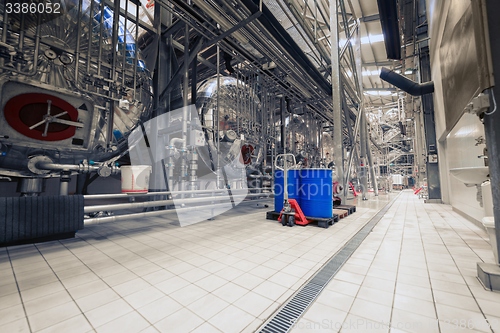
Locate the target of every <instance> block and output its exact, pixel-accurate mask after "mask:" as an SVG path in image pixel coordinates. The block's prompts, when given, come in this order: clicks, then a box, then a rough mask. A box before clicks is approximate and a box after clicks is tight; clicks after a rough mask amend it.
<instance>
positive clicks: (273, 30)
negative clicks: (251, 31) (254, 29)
mask: <svg viewBox="0 0 500 333" xmlns="http://www.w3.org/2000/svg"><path fill="white" fill-rule="evenodd" d="M242 3H243V4H244V5H245V6H246V7H247V8H248V9H249V10H250V12H252V13H255V12H257V11H258V10H259V3H257V4H256V3H255V1H253V0H242ZM261 5H262V15H261V16H259V17H258V18H257V20H258V21H259V22H260V23H261V24H262V25H263V26H264V27H265V28H266V29H267V31H269V33H270V34H271V35H272V36H273V38H274V39H275V40H276V41H277V42H278V44H279V45H281V46H282V47H283V48H284V49H285V50H287V51H288V52H289V53H290V55H291V56H292V58H293V59H295V61H297V62H298V64H299V65H300V67H301V68H303V69H304V70H305V71H306V72H307V73H308V74H309V75H310V76H311V78H312V79H313V80H314V81H315V82H316V84H318V86H319V87H320V88H321V90H323V92H325V93H326V94H328V95H331V92H332V88H331V85H330V83H329V82H328V81H327V80H326V79H325V78H324V77H323V75H321V73H320V72H319V71H318V69H317V68H316V67H315V66H314V65H313V64H312V62H311V60H309V58H308V57H307V56H306V55H305V54H304V52H303V51H302V50H301V49H300V47H299V46H298V45H297V43H296V42H295V41H294V40H293V39H292V38H291V37H290V35H289V34H288V33H287V31H286V30H285V29H284V28H283V26H282V25H281V24H280V23H279V22H278V20H276V18H275V17H274V16H273V14H272V13H271V11H270V10H269V9H268V8H267V6H265V5H264V4H261Z"/></svg>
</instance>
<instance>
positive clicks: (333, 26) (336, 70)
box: [330, 0, 346, 202]
mask: <svg viewBox="0 0 500 333" xmlns="http://www.w3.org/2000/svg"><path fill="white" fill-rule="evenodd" d="M337 7H338V4H337V0H330V45H331V47H332V50H331V64H332V103H333V142H334V146H333V147H334V149H333V151H334V161H335V170H336V173H337V179H338V181H339V183H341V184H342V186H343V188H344V189H345V188H346V182H345V180H344V156H343V155H344V146H343V138H342V132H343V129H342V99H341V96H340V87H341V83H340V57H339V17H338V14H337ZM345 193H346V192H345V191H343V192H342V193H341V199H342V202H345V198H346V195H345Z"/></svg>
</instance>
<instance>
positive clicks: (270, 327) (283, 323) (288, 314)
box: [260, 197, 397, 333]
mask: <svg viewBox="0 0 500 333" xmlns="http://www.w3.org/2000/svg"><path fill="white" fill-rule="evenodd" d="M396 199H397V197H396V198H394V199H392V201H391V202H389V203H388V204H387V205H386V206H385V207H384V208H382V209H381V210H380V211H379V212H378V213H377V214H376V215H375V216H374V217H372V218H371V220H370V221H369V222H368V223H367V224H365V226H364V227H363V228H361V230H359V231H358V232H357V233H356V235H354V236H353V237H352V238H351V239H350V240H349V241H348V242H347V243H346V244H345V245H344V247H342V249H340V251H339V252H337V253H336V254H334V255H333V257H332V258H330V260H329V261H328V262H327V263H326V264H325V265H324V266H323V268H321V269H320V270H319V271H318V272H317V273H316V274H315V275H314V277H313V278H312V279H311V280H310V281H309V282H307V283H306V284H305V285H304V286H303V287H302V288H301V289H300V290H299V291H298V292H297V293H296V294H295V295H294V296H293V297H292V298H291V299H290V300H289V301H288V302H287V303H286V304H285V305H284V306H283V307H282V308H281V309H280V310H279V311H278V312H277V313H276V314H275V315H274V316H273V317H272V318H271V319H270V320H269V321H268V322H267V324H266V325H265V326H264V327H263V328H262V329H261V330H260V333H286V332H288V331H289V330H290V328H291V327H292V325H293V324H294V323H295V322H296V321H297V320H298V319H299V318H300V317H301V316H302V314H303V313H304V312H305V311H306V310H307V308H308V307H309V305H311V303H312V302H313V301H314V300H315V299H316V298H317V297H318V295H319V294H320V292H321V290H323V288H324V287H325V286H326V284H327V283H328V282H330V280H331V279H332V278H333V277H334V276H335V274H337V272H338V271H339V270H340V268H341V267H342V266H343V265H344V263H345V262H346V261H347V260H348V259H349V257H350V256H351V255H352V254H353V253H354V251H356V249H357V248H358V246H359V245H361V243H362V242H363V240H364V239H365V238H366V236H368V234H369V233H370V232H371V231H372V229H373V227H375V225H376V224H377V223H378V222H379V221H380V220H381V219H382V216H384V214H385V213H386V212H387V211H388V210H389V208H390V207H391V206H392V204H393V203H394V201H395V200H396Z"/></svg>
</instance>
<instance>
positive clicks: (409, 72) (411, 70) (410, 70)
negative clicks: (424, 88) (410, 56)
mask: <svg viewBox="0 0 500 333" xmlns="http://www.w3.org/2000/svg"><path fill="white" fill-rule="evenodd" d="M409 74H413V69H411V68H409V69H406V70H405V75H409Z"/></svg>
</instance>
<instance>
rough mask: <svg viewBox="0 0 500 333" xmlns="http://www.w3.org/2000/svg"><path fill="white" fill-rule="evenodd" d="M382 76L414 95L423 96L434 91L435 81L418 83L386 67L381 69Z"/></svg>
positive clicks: (383, 78)
mask: <svg viewBox="0 0 500 333" xmlns="http://www.w3.org/2000/svg"><path fill="white" fill-rule="evenodd" d="M380 78H381V79H382V80H384V81H386V82H389V83H390V84H392V85H395V86H396V87H398V88H399V89H401V90H404V91H406V92H407V93H409V94H410V95H412V96H422V95H426V94H431V93H433V92H434V82H433V81H429V82H425V83H417V82H415V81H412V80H410V79H408V78H406V77H404V76H403V75H401V74H398V73H396V72H394V71H392V70H390V69H387V68H385V67H382V69H381V70H380Z"/></svg>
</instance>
